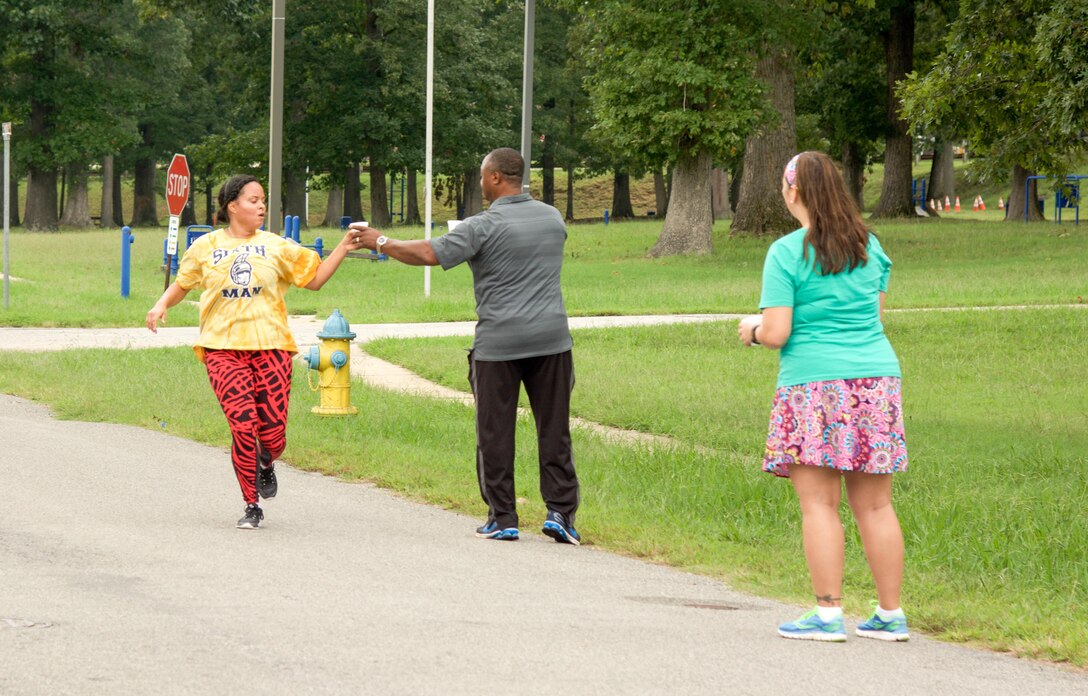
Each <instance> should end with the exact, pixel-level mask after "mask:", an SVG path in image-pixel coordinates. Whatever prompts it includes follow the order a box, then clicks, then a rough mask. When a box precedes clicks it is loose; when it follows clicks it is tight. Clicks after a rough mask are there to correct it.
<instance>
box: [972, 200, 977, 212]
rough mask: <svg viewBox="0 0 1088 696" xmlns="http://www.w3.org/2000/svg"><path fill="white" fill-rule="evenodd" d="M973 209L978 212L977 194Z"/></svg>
mask: <svg viewBox="0 0 1088 696" xmlns="http://www.w3.org/2000/svg"><path fill="white" fill-rule="evenodd" d="M971 210H973V211H975V212H976V213H977V212H978V196H975V201H974V203H972V204H971Z"/></svg>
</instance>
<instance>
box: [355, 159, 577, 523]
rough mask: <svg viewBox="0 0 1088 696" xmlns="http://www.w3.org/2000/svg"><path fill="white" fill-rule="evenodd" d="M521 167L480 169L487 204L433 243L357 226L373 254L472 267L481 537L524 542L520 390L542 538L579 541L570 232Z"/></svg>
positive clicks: (502, 162) (486, 164)
mask: <svg viewBox="0 0 1088 696" xmlns="http://www.w3.org/2000/svg"><path fill="white" fill-rule="evenodd" d="M524 165H525V163H524V160H523V159H522V157H521V155H520V154H519V153H518V152H517V151H516V150H513V149H510V148H499V149H497V150H493V151H492V152H491V153H490V154H488V156H487V157H485V158H484V161H483V164H482V165H481V167H480V184H481V187H482V188H483V194H484V197H485V198H486V199H487V200H489V201H491V207H490V208H489V209H488V210H486V211H484V212H482V213H480V214H479V215H474V216H472V217H470V218H468V219H467V220H465V221H463V222H462V223H461V224H460V225H458V226H457V227H456V228H455V229H454V230H452V231H451V232H450V233H449V234H446V235H443V236H441V237H439V238H437V239H434V240H431V241H427V240H422V239H419V240H407V241H406V240H395V239H390V238H388V237H386V236H385V235H383V234H382V233H381V232H380V231H379V230H376V229H373V228H370V227H366V226H365V225H363V224H361V223H352V225H351V229H353V230H355V231H356V233H357V236H358V241H360V242H362V243H363V245H364V246H366V247H367V248H371V249H375V250H376V251H378V252H379V253H385V254H388V255H389V256H390V257H392V258H394V259H397V260H398V261H402V262H404V263H407V264H411V265H414V266H423V265H427V266H435V265H439V264H441V266H442V268H443V269H446V270H449V269H450V268H453V267H454V266H456V265H458V264H460V263H463V262H468V265H469V268H470V269H472V278H473V287H474V289H475V292H476V314H477V315H478V316H479V321H478V322H477V323H476V339H475V341H474V342H473V345H472V350H471V351H470V352H469V358H468V360H469V383H470V384H471V386H472V393H473V395H474V396H475V398H476V474H477V477H478V479H479V482H480V494H481V495H482V496H483V499H484V502H486V503H487V505H488V518H487V522H486V523H485V524H484V525H483V526H482V527H480V528H479V529H477V530H476V536H479V537H482V538H485V539H501V540H514V539H517V538H518V513H517V507H516V496H515V493H514V428H515V424H516V420H517V405H518V393H519V391H520V387H521V384H524V385H525V392H526V393H527V394H528V395H529V405H530V407H531V408H532V411H533V418H534V419H535V421H536V430H537V447H538V453H539V458H540V494H541V497H542V498H543V499H544V503H545V504H546V505H547V507H548V516H547V519H546V520H545V521H544V529H543V531H544V533H545V534H547V535H548V536H550V537H552V538H553V539H555V540H556V541H558V542H562V543H568V544H579V543H580V542H581V538H580V537H579V535H578V532H577V531H576V530H575V528H574V515H575V512H576V511H577V510H578V500H579V494H578V476H577V475H576V474H575V471H574V454H573V452H572V450H571V442H570V393H571V389H573V387H574V365H573V361H572V358H571V346H572V342H571V338H570V330H569V328H568V326H567V310H566V308H565V307H564V305H563V294H562V292H561V290H560V286H559V275H560V271H561V269H562V266H563V244H564V242H565V241H566V238H567V230H566V226H565V225H564V224H563V218H562V217H561V216H560V215H559V211H558V210H556V209H555V208H553V207H552V206H550V205H546V204H544V203H541V202H539V201H535V200H533V199H532V198H531V197H530V196H529V194H527V193H522V192H521V181H522V172H523V170H524Z"/></svg>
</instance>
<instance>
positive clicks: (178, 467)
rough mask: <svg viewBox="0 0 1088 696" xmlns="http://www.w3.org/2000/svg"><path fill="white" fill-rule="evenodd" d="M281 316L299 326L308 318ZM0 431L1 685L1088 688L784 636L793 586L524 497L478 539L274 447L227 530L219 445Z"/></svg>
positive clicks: (22, 419)
mask: <svg viewBox="0 0 1088 696" xmlns="http://www.w3.org/2000/svg"><path fill="white" fill-rule="evenodd" d="M727 318H735V315H733V316H730V315H716V316H714V317H711V318H710V319H715V320H716V319H727ZM706 319H707V318H703V317H691V318H683V319H681V320H685V321H697V320H706ZM582 321H583V320H574V321H572V325H574V326H576V327H581V326H582V325H583V324H582ZM584 321H585V322H586V323H594V324H596V325H602V324H603V325H616V324H618V323H620V322H624V323H627V322H631V323H652V322H653V321H656V320H655V319H650V318H632V317H624V318H610V317H608V318H598V319H592V320H584ZM293 323H294V329H295V331H296V336H297V337H298V339H299V342H300V344H306V343H310V342H313V340H314V338H313V335H314V334H315V333H316V332H317V331H318V330H320V327H321V324H320V322H312V321H305V320H295V321H294V322H293ZM353 329H354V330H356V332H357V333H359V334H360V340H364V339H368V338H371V337H378V336H385V335H453V334H456V335H461V334H466V335H468V334H471V330H472V324H471V322H465V323H460V324H447V325H441V326H435V325H381V326H354V327H353ZM194 338H195V329H184V328H183V329H166V330H164V331H162V332H161V333H160V334H159V335H158V336H152V335H151V334H149V333H148V332H147V331H146V330H144V329H137V330H129V329H113V330H102V329H95V330H91V331H73V330H67V329H0V350H4V349H22V350H32V349H33V350H47V349H58V348H74V347H81V346H85V345H88V344H89V345H93V346H96V347H115V348H116V347H150V346H152V345H187V344H189V343H191V342H192V340H193V339H194ZM355 350H358V349H357V348H356V349H355ZM367 365H368V363H366V362H365V361H360V362H359V363H358V364H357V365H356V369H361V370H363V371H364V373H366V372H367V370H368V369H370V368H368V367H367ZM371 367H373V365H371ZM383 369H385V368H383ZM377 372H378V371H377V370H372V371H371V373H370V376H371V377H377ZM416 379H418V378H416ZM2 389H3V385H0V391H2ZM461 396H462V395H460V394H459V393H458V398H460V397H461ZM0 443H2V445H0V694H4V695H5V696H7V695H8V694H13V695H14V694H55V693H79V694H98V693H101V694H144V693H148V692H155V693H161V694H211V693H216V694H218V693H228V692H235V693H237V692H245V691H254V692H257V693H266V694H298V693H307V694H309V693H313V694H360V693H362V694H370V693H374V694H400V693H405V694H409V693H411V694H418V693H426V694H431V693H433V694H461V693H466V694H467V693H474V694H475V693H494V692H512V693H519V694H521V693H528V694H536V693H540V694H555V693H557V692H563V693H573V694H580V693H602V694H628V693H630V694H656V693H662V694H664V693H670V694H672V693H684V694H688V693H691V694H702V693H706V694H723V693H729V694H755V695H759V694H776V695H777V694H802V693H806V694H807V693H813V692H820V693H822V692H827V691H833V692H835V693H839V694H845V695H850V694H871V693H873V692H874V690H876V689H877V687H876V686H874V685H879V687H878V688H879V691H880V692H883V693H893V694H896V695H897V696H899V695H903V696H911V695H913V694H919V695H921V694H926V695H929V694H945V693H949V694H951V693H954V694H966V695H972V694H979V695H982V694H986V695H988V696H989V695H994V696H1001V695H1003V694H1008V695H1010V696H1031V695H1033V694H1046V695H1047V696H1050V695H1055V694H1088V674H1085V673H1083V672H1072V671H1069V670H1065V669H1062V668H1060V667H1055V666H1050V665H1044V664H1040V663H1035V662H1031V661H1027V660H1017V659H1014V658H1010V657H1007V656H1003V655H996V654H992V653H988V652H985V651H981V650H975V649H970V648H964V647H960V646H955V645H949V644H944V643H938V642H936V641H932V640H928V639H926V638H925V637H923V636H916V637H915V639H913V640H912V641H911V642H910V643H906V644H902V645H887V644H883V643H879V642H876V641H868V640H862V639H857V638H852V639H851V640H850V641H849V642H848V643H847V644H845V645H815V644H810V643H805V642H798V641H786V640H783V639H781V638H778V637H777V635H776V634H775V633H774V630H773V628H774V625H775V624H776V623H777V622H779V621H782V620H784V619H787V618H791V617H792V616H794V615H795V614H796V613H797V612H798V611H799V608H798V607H790V606H785V605H781V604H779V603H776V602H771V601H768V600H763V599H758V598H754V597H750V596H746V595H742V594H739V593H736V592H734V591H732V590H730V589H729V588H728V587H726V586H725V585H723V584H722V583H720V582H716V581H714V580H711V579H708V578H704V577H699V576H694V575H690V574H687V573H682V572H679V571H676V570H673V569H670V568H665V567H661V566H656V565H652V564H647V563H643V562H639V561H636V560H633V559H627V558H622V557H619V556H615V555H612V554H608V553H604V552H600V551H596V550H594V549H593V548H591V547H582V548H573V547H569V546H561V545H557V544H554V543H552V542H551V541H550V540H548V539H546V538H544V537H542V536H539V535H536V534H533V533H532V531H533V530H532V529H528V526H529V524H528V522H529V521H528V520H526V521H525V527H526V533H525V534H524V535H523V539H522V541H520V542H518V543H498V542H489V541H481V540H477V539H475V538H474V537H473V536H472V533H471V531H472V529H473V527H474V526H476V524H478V520H474V519H470V518H467V517H465V516H463V515H459V514H455V513H451V512H447V511H444V510H440V509H436V508H433V507H429V506H425V505H420V504H417V503H412V502H408V501H405V500H403V499H401V498H399V497H397V496H396V495H395V494H392V493H390V492H388V491H383V490H380V489H377V488H374V487H372V486H369V485H365V484H349V483H344V482H341V481H338V480H336V479H333V478H329V477H323V476H320V475H316V474H308V473H303V472H299V471H296V470H294V469H291V468H290V467H287V466H284V465H282V464H281V466H280V467H279V477H280V491H281V493H280V495H279V496H278V497H277V498H276V499H274V500H272V501H269V502H268V503H267V504H266V511H267V514H268V518H267V520H266V523H265V525H264V526H263V528H262V529H260V530H258V531H256V532H242V531H237V530H235V529H234V528H233V522H234V519H235V518H236V517H237V516H238V515H239V514H240V512H241V504H240V502H239V500H238V494H237V492H236V484H235V482H234V479H233V474H232V471H231V467H230V457H229V452H228V451H227V450H226V448H211V447H205V446H202V445H198V444H195V443H192V442H189V441H186V440H181V439H178V438H175V437H172V436H169V435H165V434H163V433H158V432H153V431H148V430H144V429H140V428H133V427H128V426H118V425H109V424H92V423H79V422H60V421H56V420H54V419H52V418H51V417H50V416H49V414H48V412H47V410H46V409H44V408H43V407H41V406H38V405H36V404H32V403H30V402H27V401H25V400H21V399H17V398H14V397H9V396H4V395H0ZM851 623H852V622H851Z"/></svg>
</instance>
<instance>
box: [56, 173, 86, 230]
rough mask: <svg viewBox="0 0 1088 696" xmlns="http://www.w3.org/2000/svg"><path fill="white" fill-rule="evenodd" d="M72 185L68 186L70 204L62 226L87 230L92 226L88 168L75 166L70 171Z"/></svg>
mask: <svg viewBox="0 0 1088 696" xmlns="http://www.w3.org/2000/svg"><path fill="white" fill-rule="evenodd" d="M68 171H69V179H70V180H71V183H70V184H69V186H68V204H67V205H65V206H64V215H62V216H61V218H60V224H61V225H64V226H65V227H79V228H87V227H90V226H91V224H92V223H91V206H90V202H89V201H88V195H87V177H88V174H87V167H86V165H83V164H74V165H72V166H71V167H69V169H68Z"/></svg>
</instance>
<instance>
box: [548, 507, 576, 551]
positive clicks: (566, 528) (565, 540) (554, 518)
mask: <svg viewBox="0 0 1088 696" xmlns="http://www.w3.org/2000/svg"><path fill="white" fill-rule="evenodd" d="M543 532H544V533H545V534H547V535H548V536H550V537H551V538H552V539H555V540H556V541H557V542H559V543H560V544H574V545H575V546H579V545H581V543H582V537H580V536H578V532H577V531H575V529H574V525H572V524H571V523H570V522H569V521H568V520H567V517H566V515H564V514H563V513H561V512H555V511H554V510H549V511H548V518H547V519H546V520H545V521H544V529H543Z"/></svg>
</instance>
